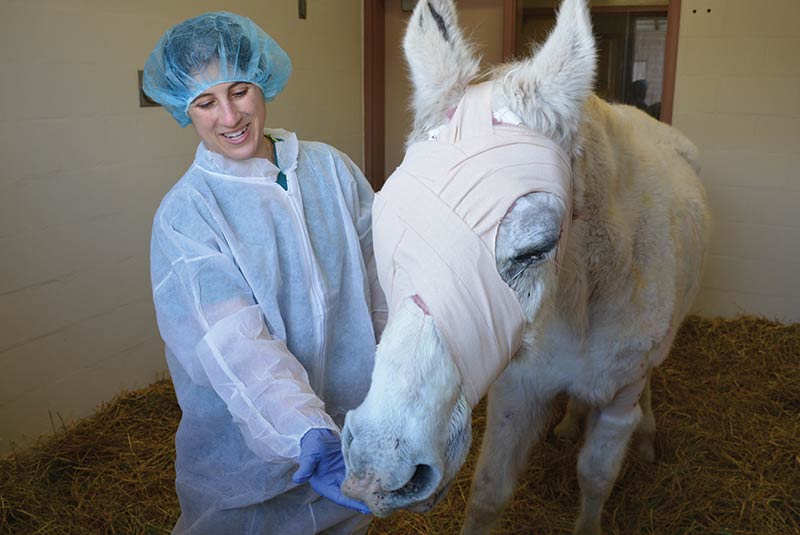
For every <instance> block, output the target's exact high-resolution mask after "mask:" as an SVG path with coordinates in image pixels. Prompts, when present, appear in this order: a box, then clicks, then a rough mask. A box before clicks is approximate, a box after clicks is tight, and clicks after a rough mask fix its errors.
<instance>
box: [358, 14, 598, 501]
mask: <svg viewBox="0 0 800 535" xmlns="http://www.w3.org/2000/svg"><path fill="white" fill-rule="evenodd" d="M404 48H405V53H406V57H407V60H408V63H409V66H410V71H411V76H412V81H413V86H414V111H415V117H414V129H413V131H412V133H411V135H410V136H409V144H410V146H409V152H408V155H407V157H406V161H404V163H403V165H402V166H401V168H400V169H399V170H398V172H397V174H396V175H397V176H393V177H392V178H391V179H390V180H389V182H388V183H387V185H386V186H385V187H384V190H383V191H382V192H381V194H380V195H379V197H378V199H377V200H376V206H375V208H374V210H373V216H374V225H375V241H376V259H377V260H378V264H379V271H380V276H381V284H382V286H383V287H384V290H385V291H386V292H387V297H388V298H389V301H390V315H389V322H388V325H387V328H386V330H385V332H384V333H383V337H382V339H381V342H380V345H379V346H378V350H377V354H376V359H375V360H376V361H375V369H374V372H373V376H372V385H371V388H370V391H369V393H368V394H367V397H366V399H365V400H364V402H363V403H362V405H361V406H360V407H358V408H357V409H355V410H354V411H351V412H350V413H349V414H348V415H347V420H346V423H345V428H344V431H343V446H344V450H345V462H346V463H347V469H348V477H347V480H346V481H345V483H344V484H343V486H342V489H343V491H344V492H345V493H346V494H348V495H350V496H352V497H354V498H357V499H360V500H362V501H363V502H364V503H366V504H367V505H368V506H369V507H370V508H371V509H372V511H373V512H374V513H375V514H377V515H379V516H385V515H387V514H389V513H391V512H392V511H394V510H396V509H400V508H406V509H412V510H421V511H424V510H427V509H429V508H431V507H432V506H433V505H434V504H435V503H436V501H437V499H438V498H439V497H441V496H442V495H443V494H444V492H445V490H446V489H447V487H448V485H449V483H450V482H451V481H452V480H453V478H454V477H455V475H456V473H457V472H458V470H459V468H460V467H461V465H462V464H463V462H464V459H465V457H466V454H467V452H468V450H469V445H470V442H471V428H470V425H471V409H472V407H473V406H474V404H475V403H477V401H478V400H479V399H480V398H481V397H482V396H483V395H485V394H486V392H487V390H488V388H489V386H490V384H491V382H492V381H493V380H494V379H495V378H496V377H497V375H498V374H499V373H500V372H501V371H502V368H503V367H504V366H505V365H506V364H507V363H508V361H509V360H510V359H511V358H512V357H513V354H514V353H515V352H516V351H517V350H518V349H519V347H520V345H521V344H522V343H523V341H522V332H523V330H525V331H526V332H527V333H535V328H533V327H535V324H536V322H537V320H538V319H539V318H541V317H543V316H544V315H546V314H547V311H548V309H550V308H551V307H552V306H553V302H554V296H555V292H556V287H557V282H558V266H557V264H558V259H559V258H560V257H561V255H562V254H563V252H564V250H565V249H566V239H567V236H566V229H567V228H568V224H569V220H570V219H571V215H570V214H571V201H570V193H571V192H570V191H569V190H570V189H571V188H570V186H569V182H568V181H569V160H570V158H571V157H572V156H573V155H574V154H576V152H577V151H578V147H576V141H575V140H576V138H577V133H578V128H579V125H580V122H581V113H582V108H583V103H584V101H585V99H586V97H587V96H588V95H589V93H590V92H591V88H592V84H593V79H594V69H595V49H594V41H593V38H592V33H591V26H590V20H589V13H588V10H587V8H586V5H585V0H564V3H563V5H562V7H561V10H560V12H559V16H558V21H557V24H556V27H555V29H554V30H553V32H552V34H551V35H550V36H549V38H548V40H547V41H546V42H545V44H544V45H543V46H542V47H541V48H539V49H538V50H536V51H534V54H533V55H532V57H531V58H529V59H527V60H524V61H520V62H517V63H511V64H508V65H505V66H503V67H501V68H499V69H498V70H497V71H495V74H494V77H493V79H492V80H491V82H490V83H489V84H484V85H482V86H479V88H480V90H478V89H476V88H472V89H469V90H468V89H467V86H468V85H469V83H470V82H471V81H472V80H473V78H475V76H476V75H477V71H478V61H477V60H476V59H475V57H474V55H473V53H472V49H471V48H470V46H469V45H468V43H466V41H465V40H464V37H463V34H462V32H461V29H460V28H459V27H458V24H457V20H456V12H455V8H454V5H453V1H452V0H420V1H419V2H418V4H417V7H416V9H415V10H414V13H413V15H412V16H411V19H410V21H409V24H408V29H407V31H406V37H405V41H404ZM465 92H466V93H467V97H464V94H465ZM474 95H478V97H474ZM462 97H463V98H462ZM476 103H477V104H476ZM481 103H485V108H486V110H483V111H482V109H483V106H481ZM492 110H494V117H495V121H494V122H495V123H497V122H502V123H508V124H504V125H498V126H492V124H493V120H492V117H493V114H492ZM473 112H475V113H473ZM482 113H484V114H485V117H484V116H482V115H481V114H482ZM475 117H479V118H478V119H475ZM470 125H473V126H474V125H478V126H477V127H476V128H478V129H481V128H484V127H486V128H488V134H487V133H486V132H483V134H486V135H481V136H472V133H473V130H474V128H473V126H470ZM495 134H497V135H495ZM471 136H472V137H471ZM504 136H505V137H504ZM426 139H435V141H424V140H426ZM448 140H449V141H450V142H448ZM475 140H479V142H478V141H475ZM464 155H466V156H464ZM487 155H488V156H487ZM462 156H464V157H462ZM565 177H566V178H565ZM439 179H441V180H439ZM565 181H566V182H565ZM410 183H413V186H411V188H412V189H409V188H406V187H405V186H408V185H409V184H410ZM565 184H566V185H565ZM540 186H541V187H540ZM413 188H417V189H413ZM431 192H433V193H434V194H433V195H432V196H431V195H429V193H431ZM423 193H424V194H423ZM392 203H394V204H392ZM387 213H391V215H390V216H389V215H386V214H387ZM451 223H452V226H451ZM431 228H435V229H437V231H438V230H444V232H433V233H429V232H428V230H430V229H431ZM465 229H466V230H465ZM462 237H463V238H464V239H463V244H462ZM451 242H452V244H451ZM420 249H424V250H425V251H426V253H425V255H422V256H418V255H417V252H418V250H420ZM382 250H383V252H382ZM431 259H432V260H431ZM487 263H488V264H487ZM381 264H383V266H382V267H381ZM487 266H488V267H487ZM532 336H534V335H533V334H529V335H528V336H526V342H524V343H530V342H531V340H530V338H531V337H532Z"/></svg>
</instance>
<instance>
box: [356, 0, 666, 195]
mask: <svg viewBox="0 0 800 535" xmlns="http://www.w3.org/2000/svg"><path fill="white" fill-rule="evenodd" d="M387 1H392V0H364V2H363V5H364V174H365V175H366V177H367V180H369V182H370V184H371V185H372V188H373V189H374V190H375V191H378V190H379V189H380V188H381V187H382V186H383V182H384V181H385V178H386V177H384V176H383V174H384V167H385V162H386V153H385V151H384V147H383V145H384V139H385V95H386V73H385V68H386V65H385V64H386V61H385V50H386V44H385V35H386V31H385V23H386V19H385V15H386V5H385V2H387ZM654 8H655V9H657V10H663V9H664V6H663V5H660V6H636V7H635V9H641V10H651V11H652V10H653V9H654ZM606 9H615V8H595V10H596V11H600V10H606ZM623 9H625V8H623ZM628 9H634V7H633V6H631V8H628ZM522 13H523V1H522V0H503V58H505V59H506V60H509V59H511V58H512V57H513V56H514V48H515V46H514V45H515V41H516V36H517V33H518V31H519V27H520V24H521V23H522ZM680 13H681V0H669V5H668V6H667V36H666V45H665V47H666V48H665V51H664V81H663V89H662V100H661V121H663V122H665V123H667V124H672V110H673V108H672V105H673V100H674V97H675V71H676V66H677V61H678V34H679V30H680Z"/></svg>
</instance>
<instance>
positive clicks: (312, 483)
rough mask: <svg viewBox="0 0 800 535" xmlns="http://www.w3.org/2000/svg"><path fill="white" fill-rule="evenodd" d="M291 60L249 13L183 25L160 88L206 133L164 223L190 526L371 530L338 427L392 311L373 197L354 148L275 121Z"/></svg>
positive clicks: (168, 316) (154, 86) (161, 281)
mask: <svg viewBox="0 0 800 535" xmlns="http://www.w3.org/2000/svg"><path fill="white" fill-rule="evenodd" d="M290 71H291V63H290V61H289V58H288V56H287V55H286V53H285V52H284V51H283V50H281V48H280V47H279V46H278V45H277V44H276V43H275V42H274V41H273V40H272V39H271V38H270V37H269V36H268V35H267V34H266V33H264V31H263V30H261V29H260V28H259V27H258V26H256V25H255V24H254V23H253V22H252V21H250V20H249V19H247V18H244V17H240V16H238V15H233V14H230V13H224V12H220V13H207V14H204V15H201V16H199V17H196V18H192V19H189V20H187V21H184V22H182V23H180V24H178V25H177V26H175V27H173V28H171V29H170V30H168V31H167V32H166V33H165V34H164V35H163V37H162V38H161V40H160V41H159V43H158V44H157V45H156V47H155V49H154V50H153V52H152V53H151V54H150V57H149V58H148V60H147V63H146V65H145V71H144V90H145V92H146V93H147V94H148V95H149V96H150V97H151V98H152V99H153V100H155V101H156V102H159V103H160V104H162V105H163V106H164V107H165V108H166V109H167V110H168V111H169V112H170V113H171V114H172V115H173V117H174V118H175V119H176V120H177V121H178V123H179V124H180V125H181V126H186V125H187V124H189V123H191V124H192V125H193V126H194V129H195V130H196V132H197V134H198V136H199V137H200V140H201V143H200V145H199V146H198V148H197V153H196V155H195V160H194V163H193V164H192V165H191V167H189V169H188V171H186V173H185V174H184V175H183V177H182V178H181V179H180V180H179V181H178V182H177V184H175V186H174V187H173V188H172V189H171V190H170V191H169V193H167V195H166V196H165V197H164V199H163V201H162V203H161V206H160V207H159V209H158V211H157V213H156V215H155V220H154V223H153V236H152V244H151V246H152V250H151V272H152V273H151V275H152V283H153V300H154V302H155V307H156V312H157V317H158V325H159V329H160V331H161V335H162V337H163V338H164V342H165V344H166V355H167V363H168V365H169V369H170V374H171V376H172V380H173V382H174V384H175V391H176V394H177V397H178V401H179V403H180V406H181V409H182V411H183V417H182V419H181V423H180V426H179V428H178V432H177V435H176V440H175V443H176V450H177V459H176V465H175V466H176V489H177V493H178V498H179V500H180V505H181V517H180V519H179V521H178V523H177V525H176V526H175V529H174V533H204V534H205V533H212V534H217V533H219V534H222V533H225V534H227V533H230V534H251V533H252V534H256V533H258V534H263V533H275V534H281V535H284V534H295V533H297V534H307V533H337V534H339V533H342V534H345V533H347V534H349V533H365V532H366V529H367V526H368V524H369V520H370V517H369V516H367V515H365V514H361V513H368V512H369V511H368V509H366V508H365V507H364V506H363V505H362V504H360V503H359V502H356V501H354V500H350V499H349V498H347V497H345V496H343V495H342V494H341V491H340V489H339V485H340V484H341V481H342V479H343V477H344V463H343V459H342V454H341V444H340V439H339V429H340V427H339V426H340V425H341V424H342V423H343V418H344V414H345V412H346V411H347V410H349V409H352V408H354V407H356V406H357V405H358V404H359V403H360V402H361V400H362V399H363V397H364V396H365V394H366V392H367V390H368V387H369V379H370V373H371V371H372V365H373V358H374V353H375V344H376V336H377V334H376V333H378V332H379V331H380V329H381V328H382V325H383V323H384V322H385V315H386V307H385V301H384V299H383V295H382V293H381V292H380V289H379V286H378V284H377V278H376V276H375V272H374V266H373V262H372V243H371V232H370V230H371V229H370V207H371V203H372V197H373V193H372V190H371V189H370V187H369V185H368V184H367V182H366V180H365V179H364V177H363V175H362V174H361V172H360V171H359V170H358V168H357V167H356V166H355V165H354V164H353V163H352V162H351V161H350V159H348V158H347V157H346V156H345V155H343V154H341V153H340V152H338V151H336V150H335V149H333V148H332V147H329V146H327V145H324V144H321V143H306V142H298V140H297V138H296V136H295V135H294V134H293V133H291V132H287V131H285V130H266V131H265V130H264V122H265V118H266V110H265V102H268V101H271V100H272V99H273V98H274V97H275V96H276V95H277V94H278V93H280V91H281V90H282V89H283V87H284V85H285V84H286V81H287V79H288V77H289V74H290Z"/></svg>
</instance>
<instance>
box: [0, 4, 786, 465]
mask: <svg viewBox="0 0 800 535" xmlns="http://www.w3.org/2000/svg"><path fill="white" fill-rule="evenodd" d="M487 1H488V0H475V3H476V6H478V8H476V10H475V12H476V13H478V14H479V17H477V18H475V19H474V20H473V19H472V18H471V14H470V13H466V14H465V15H464V16H463V17H462V18H463V19H464V22H465V24H466V25H468V26H470V27H472V31H473V32H474V33H473V37H475V36H478V37H479V39H478V40H479V42H480V43H482V45H483V47H484V53H485V54H486V56H487V57H486V59H487V60H490V61H488V62H494V61H495V60H497V59H499V56H498V54H499V50H500V42H501V37H500V33H499V32H502V28H501V24H500V21H501V20H502V18H501V13H500V8H499V3H498V7H497V8H496V12H494V14H492V12H491V11H488V12H487V11H486V9H487V8H486V6H485V5H484V4H486V2H487ZM461 2H462V3H464V4H467V3H468V0H461ZM397 3H398V4H399V0H398V1H397ZM481 6H483V7H481ZM221 7H223V5H222V4H220V3H218V2H210V1H201V0H191V1H190V0H182V1H176V2H166V3H164V2H156V1H155V0H142V1H140V2H122V1H118V0H114V1H103V2H101V1H100V0H89V1H86V2H82V3H80V4H77V3H70V2H61V1H58V0H49V1H47V0H43V1H40V2H36V3H33V2H26V1H24V0H3V2H2V3H0V41H1V42H2V46H1V47H0V65H1V66H2V68H3V71H2V72H3V74H2V76H0V95H2V97H3V98H2V99H0V161H2V163H3V165H2V167H0V250H1V251H2V260H0V366H2V373H0V454H3V453H7V452H9V451H10V448H11V444H12V442H14V443H16V444H17V447H20V446H24V445H25V444H26V443H29V442H30V439H31V437H35V436H38V435H39V434H41V433H46V432H48V431H49V430H50V428H51V427H50V417H49V413H52V414H53V415H54V418H55V421H56V424H57V423H58V420H59V418H58V416H57V414H58V415H60V416H61V417H63V418H65V419H67V420H69V419H71V418H76V417H81V416H85V415H87V414H89V413H90V412H91V411H92V410H93V408H94V407H95V406H96V405H97V404H99V403H101V402H102V401H107V400H109V399H110V398H111V397H112V396H113V395H114V394H116V393H117V392H119V390H120V389H121V388H135V387H138V386H141V385H144V384H147V383H148V382H150V381H151V380H152V379H153V378H155V377H156V376H157V374H158V373H162V372H163V371H164V363H163V355H162V345H161V342H160V339H159V337H158V334H157V331H156V327H155V319H154V315H153V312H152V303H151V300H150V288H149V280H148V273H147V271H148V266H147V263H148V258H147V250H148V239H149V231H150V221H151V217H152V214H153V212H154V211H155V208H156V206H157V203H158V200H159V199H160V198H161V196H162V195H163V193H164V192H166V190H167V189H168V188H169V187H170V185H171V184H172V183H173V182H174V181H175V180H176V179H177V177H178V176H179V175H180V174H181V173H182V172H183V170H184V169H185V168H186V166H187V165H188V163H189V161H190V159H191V155H192V154H193V151H194V148H195V145H196V139H195V136H194V133H193V132H192V131H191V130H190V129H185V130H181V129H179V128H178V127H177V126H176V125H175V123H174V122H172V120H171V119H170V118H169V117H168V116H167V114H166V113H165V112H164V111H163V110H160V109H151V108H148V109H140V108H138V99H137V95H136V88H135V76H136V70H137V69H141V68H142V64H143V63H144V59H145V57H146V54H147V53H148V52H149V50H150V48H151V47H152V46H153V44H154V43H155V41H156V40H157V38H158V36H159V35H160V34H161V32H162V31H163V30H164V29H165V28H167V27H168V26H169V25H171V24H174V23H175V22H178V21H179V20H182V19H184V18H186V17H188V16H192V15H195V14H198V13H201V12H203V11H207V10H210V9H220V8H221ZM296 7H297V4H296V2H294V1H293V0H292V1H290V0H280V1H271V0H270V1H268V2H264V1H261V2H256V1H237V2H234V1H226V2H224V8H225V9H228V10H230V11H235V12H240V13H244V14H247V15H249V16H251V17H252V18H254V19H255V20H256V21H257V22H258V23H259V24H261V25H262V26H264V27H265V28H266V29H267V31H268V32H270V33H271V34H272V35H273V36H274V37H275V38H276V39H277V40H278V41H279V42H280V43H281V44H282V45H283V46H284V47H285V48H286V49H287V51H288V52H289V54H290V55H291V56H292V58H293V60H294V64H295V73H294V76H293V78H292V80H291V81H290V83H289V85H288V86H287V90H286V92H285V94H284V95H281V96H280V97H279V98H278V100H276V101H275V102H274V103H273V104H272V105H271V106H269V107H268V119H267V122H268V123H269V124H272V125H280V126H284V127H287V128H290V129H296V130H297V131H298V132H299V133H300V135H301V137H303V138H306V139H321V140H323V141H327V142H330V143H332V144H334V145H336V146H338V147H339V148H341V149H342V150H344V151H345V152H347V153H349V154H350V156H351V157H353V159H354V160H355V161H356V163H359V164H360V163H361V162H362V161H363V155H362V151H363V149H362V147H363V126H362V124H363V121H362V103H363V100H362V90H361V87H362V74H361V72H362V70H361V57H362V50H361V43H362V36H361V1H360V0H336V2H332V1H331V0H309V2H308V8H309V19H308V20H306V21H299V20H297V17H296ZM468 7H469V6H468ZM398 9H399V8H398ZM708 9H711V13H710V14H709V13H708V11H707V10H708ZM695 10H696V12H695ZM797 20H800V2H798V1H797V0H762V1H760V2H754V1H752V0H706V1H705V2H703V1H700V0H683V2H682V10H681V33H680V38H679V48H678V65H677V81H676V88H675V105H674V114H673V122H674V124H675V125H676V126H677V127H678V128H680V129H681V130H683V131H684V132H685V133H686V134H687V135H689V136H690V137H691V138H692V139H693V140H694V141H695V142H696V143H697V144H698V145H699V147H700V149H701V152H702V160H703V162H702V163H703V171H702V178H703V181H704V182H705V184H706V186H707V188H708V193H709V200H710V202H711V206H712V208H713V210H714V219H715V227H714V234H713V237H712V241H711V244H710V255H709V263H708V266H707V269H706V273H705V278H704V284H703V288H702V290H701V292H700V295H699V296H698V300H697V303H696V307H695V312H697V313H701V314H705V315H723V316H735V315H737V314H741V313H746V314H758V315H763V316H766V317H769V318H776V319H779V320H782V321H785V322H798V321H800V171H798V170H799V169H800V59H799V58H800V56H798V54H797V53H796V51H797V50H800V27H798V26H797V24H796V21H797ZM389 24H391V21H387V36H388V35H389V30H390V28H389V27H388V25H389ZM492 32H494V33H497V35H496V36H493V35H490V34H491V33H492ZM388 46H389V44H388V43H387V47H388ZM495 56H497V57H495ZM388 61H389V60H387V63H388ZM394 72H395V74H397V72H396V71H394ZM388 74H389V73H387V86H388V85H389V84H388V81H389V80H390V78H389V76H388ZM398 102H402V106H405V102H406V101H404V100H387V143H388V142H390V141H391V139H394V138H396V139H397V140H398V142H399V143H400V145H402V139H403V136H404V134H405V130H404V128H405V126H404V125H403V124H402V121H403V117H402V116H401V115H400V116H397V117H395V118H394V119H393V118H392V117H390V114H391V113H392V109H393V107H397V103H398ZM390 103H391V106H390V105H389V104H390ZM392 121H394V123H397V124H399V126H397V128H398V131H397V133H396V134H392V133H390V132H388V130H389V128H390V124H394V123H392ZM401 129H402V130H401ZM391 136H394V138H392V137H391ZM398 150H399V149H398ZM391 151H392V148H391V147H389V146H387V153H386V154H387V164H388V160H389V157H390V155H391V154H393V153H392V152H391ZM398 154H399V153H398Z"/></svg>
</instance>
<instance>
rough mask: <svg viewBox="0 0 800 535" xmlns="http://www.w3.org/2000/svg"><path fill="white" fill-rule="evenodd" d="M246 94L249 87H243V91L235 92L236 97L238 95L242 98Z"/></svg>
mask: <svg viewBox="0 0 800 535" xmlns="http://www.w3.org/2000/svg"><path fill="white" fill-rule="evenodd" d="M246 94H247V89H242V90H241V91H237V92H235V93H234V94H233V96H234V97H236V98H242V97H243V96H245V95H246Z"/></svg>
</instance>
